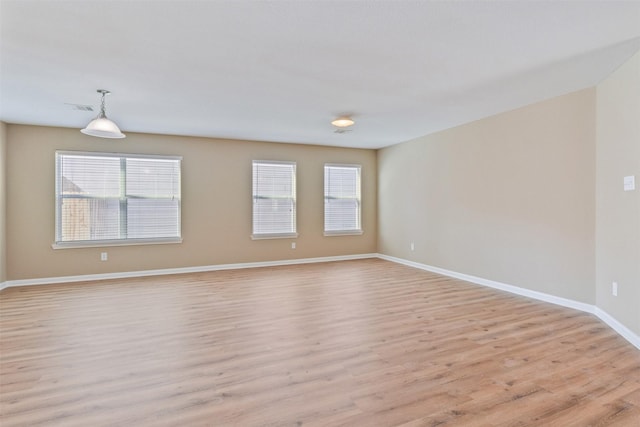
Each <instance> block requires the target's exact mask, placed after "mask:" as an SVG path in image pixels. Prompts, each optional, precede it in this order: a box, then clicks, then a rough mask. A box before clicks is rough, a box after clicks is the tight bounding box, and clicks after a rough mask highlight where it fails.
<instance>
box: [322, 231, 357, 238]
mask: <svg viewBox="0 0 640 427" xmlns="http://www.w3.org/2000/svg"><path fill="white" fill-rule="evenodd" d="M362 234H364V231H362V230H343V231H325V232H324V236H325V237H331V236H361V235H362Z"/></svg>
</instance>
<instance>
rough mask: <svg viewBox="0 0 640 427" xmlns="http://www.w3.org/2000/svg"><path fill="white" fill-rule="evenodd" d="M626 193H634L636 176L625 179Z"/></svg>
mask: <svg viewBox="0 0 640 427" xmlns="http://www.w3.org/2000/svg"><path fill="white" fill-rule="evenodd" d="M623 186H624V191H633V190H635V189H636V177H635V175H631V176H625V177H624V184H623Z"/></svg>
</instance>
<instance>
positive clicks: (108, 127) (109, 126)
mask: <svg viewBox="0 0 640 427" xmlns="http://www.w3.org/2000/svg"><path fill="white" fill-rule="evenodd" d="M97 92H98V93H99V94H101V95H102V100H101V103H100V114H98V117H96V118H95V119H93V120H91V122H89V124H88V125H87V127H86V128H84V129H82V130H80V132H82V133H84V134H85V135H91V136H97V137H99V138H124V137H125V136H126V135H125V134H123V133H122V132H120V129H119V128H118V126H117V125H116V124H115V123H113V122H112V121H111V120H109V119H108V118H107V114H106V113H105V111H104V110H105V107H104V97H105V95H109V94H110V93H111V92H109V91H108V90H104V89H98V90H97Z"/></svg>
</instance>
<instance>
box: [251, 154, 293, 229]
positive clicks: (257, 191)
mask: <svg viewBox="0 0 640 427" xmlns="http://www.w3.org/2000/svg"><path fill="white" fill-rule="evenodd" d="M297 236H298V234H297V233H296V164H295V163H292V162H264V161H255V160H254V162H253V235H252V238H254V239H265V238H266V239H269V238H279V237H297Z"/></svg>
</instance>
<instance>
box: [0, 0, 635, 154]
mask: <svg viewBox="0 0 640 427" xmlns="http://www.w3.org/2000/svg"><path fill="white" fill-rule="evenodd" d="M0 24H1V33H0V35H1V42H0V43H1V50H0V60H1V65H0V72H1V74H0V89H1V94H0V120H3V121H5V122H9V123H26V124H35V125H53V126H64V127H73V128H81V127H83V126H84V125H86V124H87V122H88V121H89V120H90V119H91V118H93V116H95V114H96V113H95V112H93V113H92V112H87V111H77V110H74V109H73V108H71V107H70V106H69V105H66V104H67V103H71V104H89V105H94V106H96V105H97V104H98V103H99V99H98V95H97V94H96V92H95V91H96V89H99V88H104V89H108V90H111V91H112V95H111V96H110V97H108V98H107V115H108V116H109V117H110V118H111V119H113V120H114V121H115V122H116V123H118V125H119V126H120V127H121V129H122V130H123V131H124V132H125V133H126V132H149V133H161V134H174V135H193V136H210V137H221V138H235V139H251V140H265V141H280V142H295V143H310V144H323V145H337V146H347V147H363V148H379V147H384V146H388V145H391V144H395V143H398V142H402V141H406V140H409V139H412V138H415V137H418V136H422V135H426V134H429V133H433V132H436V131H438V130H442V129H446V128H449V127H452V126H455V125H458V124H461V123H466V122H469V121H473V120H477V119H480V118H483V117H487V116H489V115H492V114H496V113H499V112H502V111H507V110H511V109H513V108H517V107H520V106H523V105H526V104H530V103H533V102H537V101H540V100H542V99H546V98H550V97H553V96H557V95H560V94H564V93H568V92H572V91H575V90H578V89H582V88H585V87H590V86H593V85H595V84H597V83H598V82H599V81H601V80H602V79H603V78H605V77H606V76H607V75H608V74H610V73H611V72H612V71H613V70H615V69H616V68H617V67H618V66H619V65H620V64H622V63H623V62H624V61H625V60H626V59H628V58H629V57H630V56H631V55H633V53H635V52H636V51H638V49H640V0H639V1H626V2H620V1H605V0H602V1H548V2H547V1H509V2H501V1H491V2H489V1H483V2H473V1H364V0H362V1H319V0H318V1H303V0H297V1H284V0H280V1H242V0H236V1H189V0H186V1H178V0H175V1H141V0H138V1H104V0H102V1H100V0H94V1H29V0H20V1H7V0H1V2H0ZM341 114H351V115H352V116H353V118H354V119H355V121H356V124H355V125H354V126H353V131H352V132H350V133H346V134H342V135H340V134H335V133H333V128H332V126H331V125H330V124H329V122H330V121H331V119H333V118H335V117H336V116H338V115H341ZM124 141H125V142H126V140H124Z"/></svg>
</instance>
